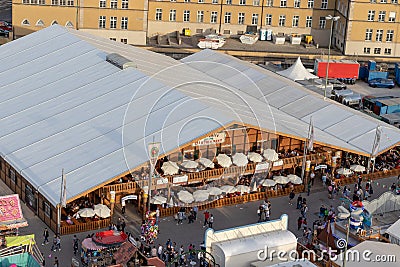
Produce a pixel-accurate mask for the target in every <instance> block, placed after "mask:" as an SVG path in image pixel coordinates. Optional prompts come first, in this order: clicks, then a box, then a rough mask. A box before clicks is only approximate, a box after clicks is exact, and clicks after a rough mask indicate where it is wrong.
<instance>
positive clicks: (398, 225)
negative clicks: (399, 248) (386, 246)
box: [385, 219, 400, 245]
mask: <svg viewBox="0 0 400 267" xmlns="http://www.w3.org/2000/svg"><path fill="white" fill-rule="evenodd" d="M385 233H387V234H388V235H389V240H390V243H392V244H397V245H400V219H399V220H397V221H396V222H395V223H394V224H392V225H391V226H390V227H389V228H388V229H386V231H385Z"/></svg>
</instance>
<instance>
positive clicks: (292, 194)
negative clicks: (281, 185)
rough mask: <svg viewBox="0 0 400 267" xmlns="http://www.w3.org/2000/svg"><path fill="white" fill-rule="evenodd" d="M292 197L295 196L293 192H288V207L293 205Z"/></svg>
mask: <svg viewBox="0 0 400 267" xmlns="http://www.w3.org/2000/svg"><path fill="white" fill-rule="evenodd" d="M294 196H295V194H294V190H292V191H290V194H289V204H290V205H293V204H292V201H293V199H294Z"/></svg>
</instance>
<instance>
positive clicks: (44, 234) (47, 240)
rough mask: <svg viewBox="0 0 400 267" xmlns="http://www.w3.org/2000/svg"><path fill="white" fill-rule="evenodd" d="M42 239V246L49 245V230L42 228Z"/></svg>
mask: <svg viewBox="0 0 400 267" xmlns="http://www.w3.org/2000/svg"><path fill="white" fill-rule="evenodd" d="M43 238H44V240H43V243H42V246H44V245H45V244H48V243H49V230H48V229H47V227H46V228H44V230H43Z"/></svg>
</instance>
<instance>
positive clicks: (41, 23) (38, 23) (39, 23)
mask: <svg viewBox="0 0 400 267" xmlns="http://www.w3.org/2000/svg"><path fill="white" fill-rule="evenodd" d="M36 26H39V27H44V22H43V20H41V19H39V20H38V21H37V22H36ZM0 170H1V168H0Z"/></svg>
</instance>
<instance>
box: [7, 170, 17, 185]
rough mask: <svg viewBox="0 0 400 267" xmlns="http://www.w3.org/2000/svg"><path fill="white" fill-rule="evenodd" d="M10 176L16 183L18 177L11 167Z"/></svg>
mask: <svg viewBox="0 0 400 267" xmlns="http://www.w3.org/2000/svg"><path fill="white" fill-rule="evenodd" d="M8 177H9V178H10V180H11V182H13V183H14V184H15V183H16V181H17V179H16V178H15V171H14V170H13V169H9V171H8Z"/></svg>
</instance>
